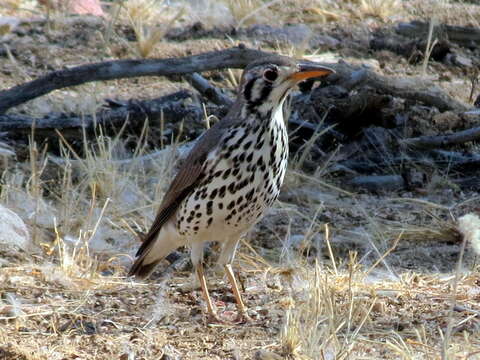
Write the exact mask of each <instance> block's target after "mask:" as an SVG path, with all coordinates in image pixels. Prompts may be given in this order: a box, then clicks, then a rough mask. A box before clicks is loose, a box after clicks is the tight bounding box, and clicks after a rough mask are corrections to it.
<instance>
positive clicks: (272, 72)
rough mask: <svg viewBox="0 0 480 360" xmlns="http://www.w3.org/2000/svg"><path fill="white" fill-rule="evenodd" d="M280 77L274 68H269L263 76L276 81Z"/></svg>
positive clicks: (269, 80) (270, 80)
mask: <svg viewBox="0 0 480 360" xmlns="http://www.w3.org/2000/svg"><path fill="white" fill-rule="evenodd" d="M277 77H278V74H277V71H276V70H274V69H267V70H265V71H264V73H263V78H264V79H265V80H267V81H268V82H274V81H275V80H276V79H277Z"/></svg>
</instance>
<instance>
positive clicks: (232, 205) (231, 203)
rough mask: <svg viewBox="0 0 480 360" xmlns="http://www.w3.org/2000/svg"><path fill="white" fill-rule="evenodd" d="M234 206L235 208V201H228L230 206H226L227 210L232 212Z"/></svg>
mask: <svg viewBox="0 0 480 360" xmlns="http://www.w3.org/2000/svg"><path fill="white" fill-rule="evenodd" d="M234 206H235V200H232V201H230V204H228V206H227V209H228V210H232V209H233V207H234Z"/></svg>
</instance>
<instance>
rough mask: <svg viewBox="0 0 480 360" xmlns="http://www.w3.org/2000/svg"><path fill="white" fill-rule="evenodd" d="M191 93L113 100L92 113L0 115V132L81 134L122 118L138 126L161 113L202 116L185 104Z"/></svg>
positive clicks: (117, 125) (171, 116) (169, 117)
mask: <svg viewBox="0 0 480 360" xmlns="http://www.w3.org/2000/svg"><path fill="white" fill-rule="evenodd" d="M191 97H192V94H191V93H189V92H188V91H185V90H183V91H178V92H176V93H173V94H170V95H166V96H162V97H159V98H157V99H153V100H145V101H129V102H126V103H124V104H116V107H115V108H109V109H104V110H102V111H99V112H98V113H97V114H95V115H85V116H68V115H66V114H54V115H50V116H47V117H44V118H39V119H35V118H32V117H29V116H25V115H0V132H7V133H11V134H12V135H15V136H19V135H24V134H28V133H30V131H31V129H32V127H33V126H34V127H35V134H36V135H37V136H50V135H54V134H55V130H56V129H58V130H61V131H62V133H63V135H64V136H65V137H66V138H69V137H77V138H81V136H82V131H83V130H86V131H88V130H91V129H93V128H94V127H95V126H96V125H103V126H110V127H114V128H120V127H121V126H122V125H123V124H124V123H125V121H128V122H129V123H131V124H134V125H139V126H142V124H143V122H144V121H145V120H146V119H149V120H150V121H152V120H155V119H158V118H160V117H161V116H164V119H165V120H166V121H171V122H175V121H177V120H179V119H183V118H185V117H187V116H192V115H193V116H198V118H200V117H201V116H202V113H201V110H200V108H199V107H198V106H194V105H190V104H186V103H185V100H186V99H189V98H191Z"/></svg>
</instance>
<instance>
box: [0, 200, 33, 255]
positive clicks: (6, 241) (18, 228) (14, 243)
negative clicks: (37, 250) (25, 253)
mask: <svg viewBox="0 0 480 360" xmlns="http://www.w3.org/2000/svg"><path fill="white" fill-rule="evenodd" d="M31 246H32V244H31V241H30V234H29V232H28V229H27V226H26V225H25V223H24V222H23V220H22V219H21V218H20V216H18V215H17V214H16V213H14V212H13V211H12V210H10V209H8V208H6V207H4V206H3V205H0V249H1V250H7V251H11V250H15V251H16V250H19V249H22V250H28V249H30V248H31Z"/></svg>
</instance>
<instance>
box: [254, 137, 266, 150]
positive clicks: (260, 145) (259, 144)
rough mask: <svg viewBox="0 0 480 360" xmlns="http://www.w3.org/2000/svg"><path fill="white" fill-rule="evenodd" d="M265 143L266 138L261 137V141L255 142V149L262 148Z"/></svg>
mask: <svg viewBox="0 0 480 360" xmlns="http://www.w3.org/2000/svg"><path fill="white" fill-rule="evenodd" d="M264 143H265V140H264V139H261V140H260V139H259V141H257V143H256V144H255V149H257V150H260V149H261V148H262V146H263V144H264Z"/></svg>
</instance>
